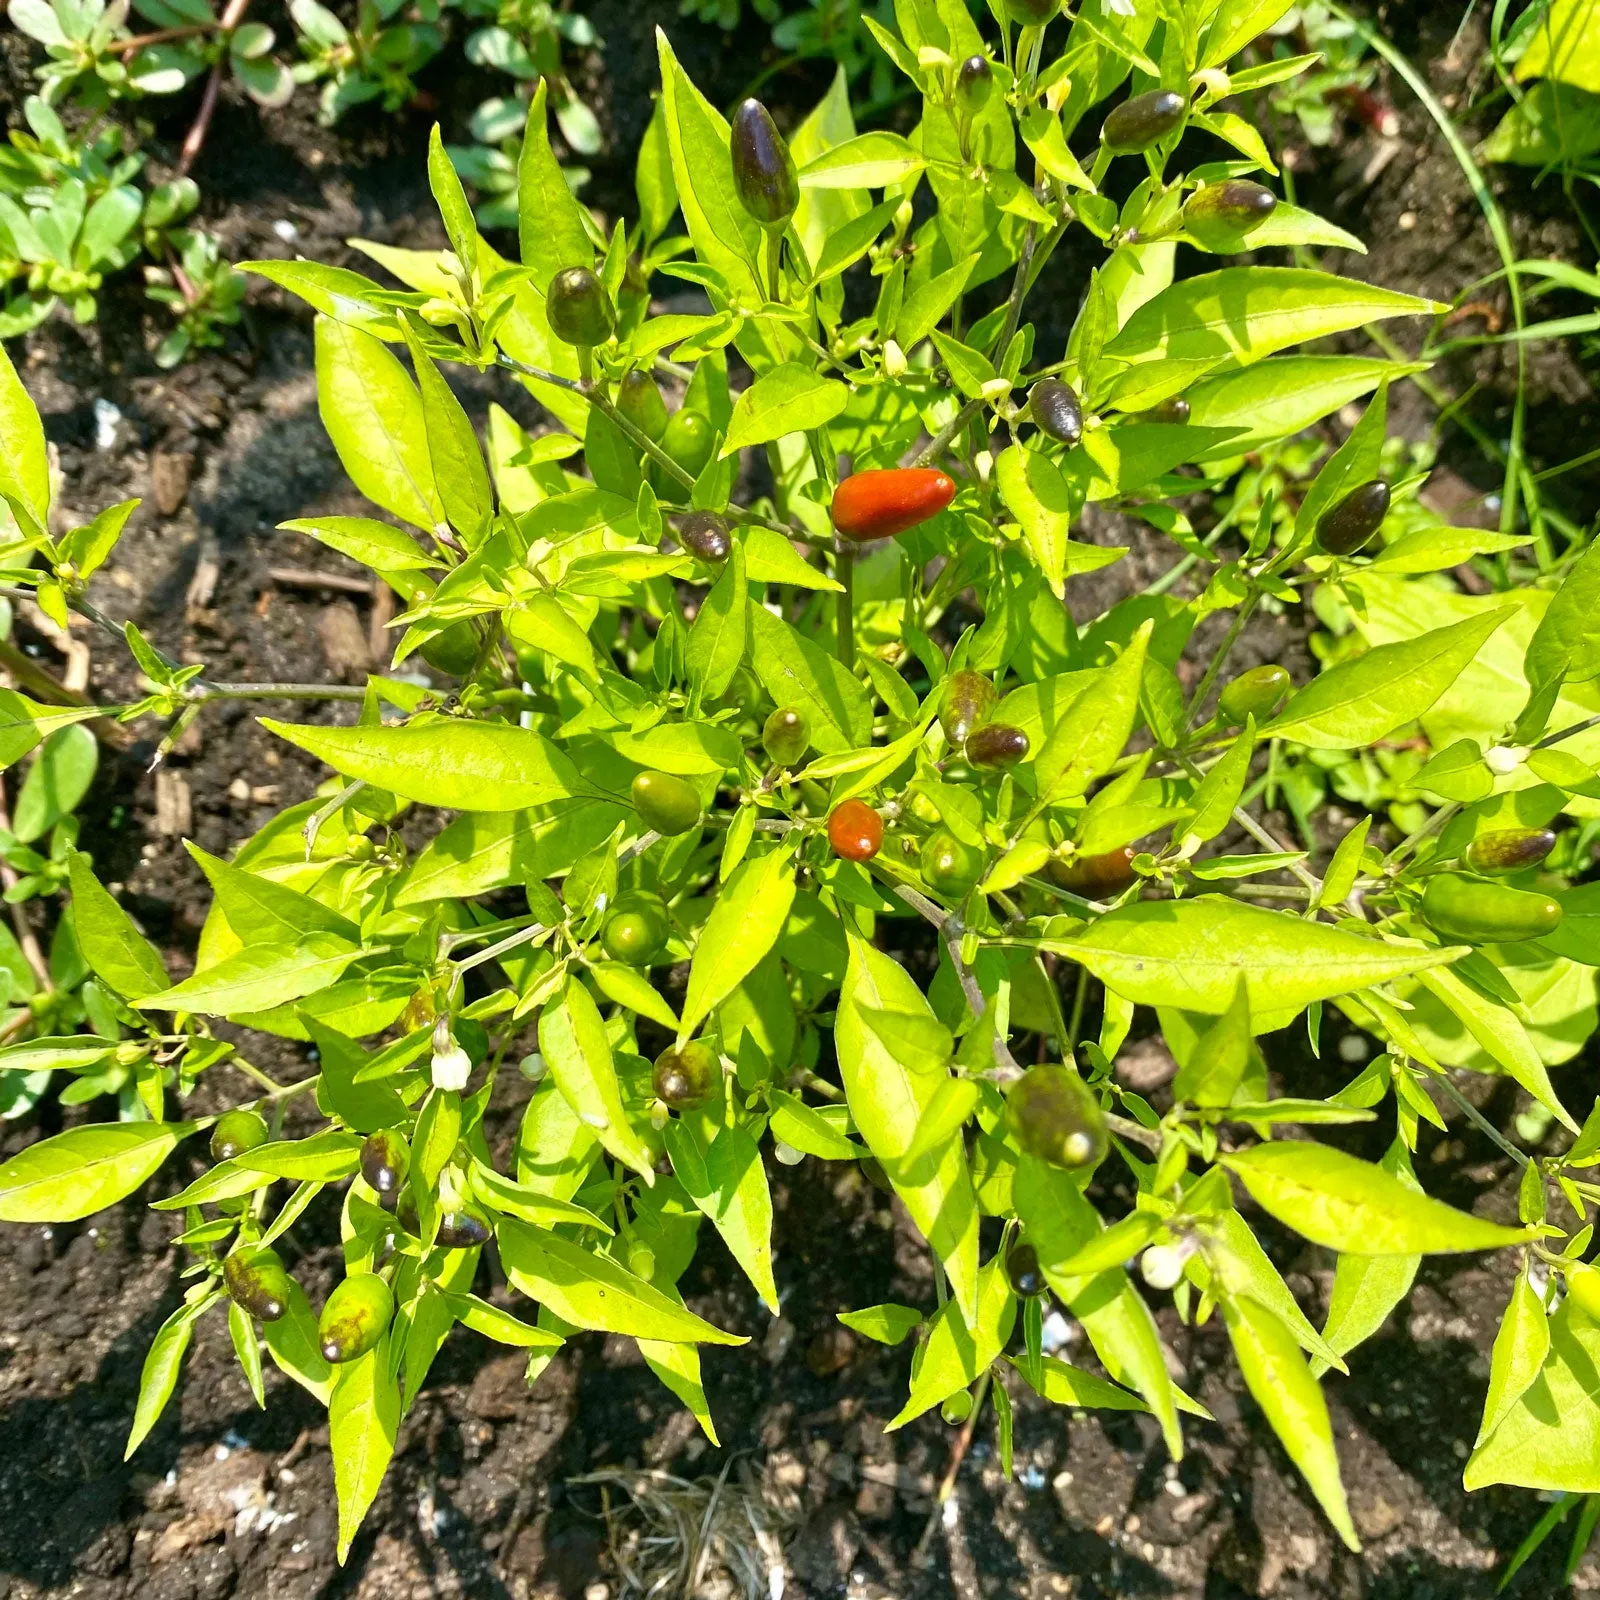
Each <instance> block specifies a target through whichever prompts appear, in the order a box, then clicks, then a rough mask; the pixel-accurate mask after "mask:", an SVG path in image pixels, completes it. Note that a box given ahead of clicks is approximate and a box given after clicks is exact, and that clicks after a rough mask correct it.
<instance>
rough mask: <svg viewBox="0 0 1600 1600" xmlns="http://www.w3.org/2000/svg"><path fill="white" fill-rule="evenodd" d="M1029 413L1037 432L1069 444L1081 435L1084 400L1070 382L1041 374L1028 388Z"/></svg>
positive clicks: (1074, 442) (1075, 441)
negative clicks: (1030, 387)
mask: <svg viewBox="0 0 1600 1600" xmlns="http://www.w3.org/2000/svg"><path fill="white" fill-rule="evenodd" d="M1028 414H1029V415H1030V416H1031V417H1032V418H1033V422H1034V426H1035V427H1036V428H1038V430H1039V431H1040V433H1043V434H1048V435H1049V436H1050V438H1052V439H1055V440H1057V441H1059V442H1060V443H1061V444H1064V445H1067V446H1069V447H1070V446H1072V445H1075V444H1076V443H1077V442H1078V441H1079V440H1080V439H1081V438H1082V437H1083V402H1082V401H1081V400H1080V399H1079V398H1078V391H1077V390H1076V389H1074V388H1073V387H1072V385H1071V384H1070V383H1063V382H1062V381H1061V380H1060V379H1059V378H1041V379H1040V380H1039V381H1038V382H1037V383H1036V384H1034V386H1033V388H1032V389H1030V390H1029V391H1028Z"/></svg>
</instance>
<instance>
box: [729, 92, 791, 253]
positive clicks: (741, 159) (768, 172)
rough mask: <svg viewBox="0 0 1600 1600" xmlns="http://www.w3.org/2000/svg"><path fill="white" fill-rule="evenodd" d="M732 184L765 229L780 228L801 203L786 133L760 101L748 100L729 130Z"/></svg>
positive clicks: (737, 112) (744, 204)
mask: <svg viewBox="0 0 1600 1600" xmlns="http://www.w3.org/2000/svg"><path fill="white" fill-rule="evenodd" d="M728 148H729V154H730V155H731V157H732V160H733V187H734V189H735V191H736V192H737V193H738V196H739V203H740V205H742V206H743V207H744V208H745V210H746V211H748V212H749V213H750V215H751V216H752V217H754V218H755V219H756V221H757V222H759V223H760V224H761V226H762V227H763V228H781V227H782V226H783V225H784V224H785V223H786V222H787V221H788V220H789V218H790V217H792V216H793V215H794V212H795V207H796V206H798V205H799V204H800V179H799V177H798V175H797V174H796V172H795V167H794V157H793V156H791V155H790V154H789V147H788V145H786V144H785V143H784V142H783V135H782V134H781V133H779V132H778V129H777V125H776V124H775V123H774V122H773V120H772V118H771V116H770V115H769V114H768V112H767V108H766V107H765V106H764V105H762V103H761V102H760V101H759V100H745V101H742V102H741V103H740V105H739V108H738V109H737V110H736V111H735V112H734V114H733V122H732V124H731V126H730V128H729V132H728Z"/></svg>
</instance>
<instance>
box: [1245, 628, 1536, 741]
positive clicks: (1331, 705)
mask: <svg viewBox="0 0 1600 1600" xmlns="http://www.w3.org/2000/svg"><path fill="white" fill-rule="evenodd" d="M1515 609H1516V608H1515V607H1514V606H1502V607H1500V608H1499V609H1497V610H1494V611H1488V612H1482V613H1480V614H1479V615H1477V616H1473V617H1467V618H1464V619H1463V620H1462V621H1460V622H1454V623H1451V624H1449V625H1448V626H1447V627H1443V628H1435V629H1433V630H1432V631H1431V632H1428V633H1424V634H1420V635H1419V636H1418V637H1416V638H1415V639H1405V640H1400V641H1397V642H1396V643H1394V644H1381V645H1377V646H1375V647H1374V648H1372V649H1371V650H1368V651H1366V652H1365V653H1364V654H1362V655H1359V656H1357V657H1356V658H1355V659H1354V660H1353V661H1342V662H1340V663H1338V664H1337V665H1336V666H1332V667H1330V668H1329V669H1328V670H1327V671H1326V672H1324V673H1322V674H1321V675H1320V676H1318V677H1317V678H1315V679H1313V680H1312V681H1311V682H1310V683H1308V684H1307V685H1306V686H1305V688H1303V689H1301V690H1300V691H1299V692H1298V693H1297V694H1296V695H1295V696H1294V697H1293V699H1291V700H1290V701H1289V704H1288V705H1287V706H1285V707H1284V709H1283V711H1282V712H1281V713H1280V714H1279V715H1278V716H1277V717H1275V718H1274V719H1273V720H1272V721H1271V722H1269V723H1268V724H1267V725H1266V727H1264V728H1263V729H1262V730H1261V736H1262V737H1263V738H1268V739H1277V738H1285V739H1293V740H1294V741H1295V742H1296V743H1298V744H1304V745H1309V746H1310V747H1311V748H1312V749H1313V750H1354V749H1356V748H1357V747H1359V746H1361V745H1368V744H1372V743H1374V742H1375V741H1376V740H1378V739H1381V738H1383V737H1384V736H1385V735H1387V734H1390V733H1393V732H1394V731H1395V729H1397V728H1401V727H1404V726H1405V724H1406V723H1408V722H1414V721H1416V719H1417V718H1418V717H1420V716H1422V715H1423V714H1424V713H1425V712H1426V711H1427V710H1428V709H1429V707H1431V706H1432V705H1433V703H1434V702H1435V701H1436V700H1438V699H1439V697H1440V696H1441V695H1442V694H1444V692H1445V691H1446V690H1447V689H1448V688H1449V687H1450V685H1451V684H1452V683H1454V682H1455V680H1456V679H1457V678H1458V677H1459V676H1460V675H1461V672H1462V670H1463V669H1464V668H1465V667H1466V666H1467V665H1468V664H1469V663H1470V662H1471V661H1472V660H1473V658H1474V657H1475V656H1476V655H1477V654H1478V652H1479V651H1480V650H1481V648H1482V647H1483V644H1484V642H1485V641H1486V640H1487V639H1488V637H1489V636H1490V634H1492V633H1493V632H1494V631H1495V629H1496V628H1498V627H1499V626H1500V625H1501V623H1503V622H1506V621H1508V620H1509V619H1510V617H1511V616H1512V614H1513V612H1514V611H1515Z"/></svg>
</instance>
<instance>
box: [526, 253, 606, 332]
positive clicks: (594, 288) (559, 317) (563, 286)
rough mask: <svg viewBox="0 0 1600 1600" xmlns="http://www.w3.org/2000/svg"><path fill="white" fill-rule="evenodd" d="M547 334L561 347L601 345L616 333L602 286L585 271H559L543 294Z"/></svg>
mask: <svg viewBox="0 0 1600 1600" xmlns="http://www.w3.org/2000/svg"><path fill="white" fill-rule="evenodd" d="M544 306H545V315H546V316H547V317H548V318H549V319H550V331H551V332H552V333H553V334H554V335H555V336H556V338H558V339H560V340H561V341H562V343H563V344H575V345H584V346H593V345H597V344H604V343H605V342H606V340H607V339H609V338H610V337H611V335H612V334H613V333H615V332H616V331H617V319H616V315H615V313H614V312H613V311H612V309H611V297H610V295H608V294H607V293H606V286H605V285H604V284H603V283H601V281H600V280H599V279H598V278H597V277H596V276H595V275H594V274H593V273H592V272H591V271H590V270H589V269H588V268H587V267H563V268H562V269H561V271H560V272H558V273H557V274H556V275H555V277H553V278H552V279H551V280H550V287H549V289H548V290H547V291H546V292H545V301H544Z"/></svg>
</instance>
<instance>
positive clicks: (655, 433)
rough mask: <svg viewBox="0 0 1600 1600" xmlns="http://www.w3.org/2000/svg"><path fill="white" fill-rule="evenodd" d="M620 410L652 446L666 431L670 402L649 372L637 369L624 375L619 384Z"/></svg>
mask: <svg viewBox="0 0 1600 1600" xmlns="http://www.w3.org/2000/svg"><path fill="white" fill-rule="evenodd" d="M617 410H618V411H620V412H621V413H622V414H623V416H625V417H626V418H627V419H628V421H629V422H631V423H632V424H633V425H634V427H636V428H637V429H638V430H639V432H640V433H642V434H643V435H644V436H645V438H647V439H648V440H649V441H650V442H651V443H652V444H655V443H658V442H659V441H660V438H661V435H662V434H663V433H665V432H666V428H667V402H666V401H665V400H663V399H662V398H661V391H660V390H659V389H658V388H657V387H656V380H655V379H654V378H652V377H651V376H650V374H649V373H648V372H640V371H638V370H637V369H635V370H634V371H632V372H628V373H625V374H624V375H623V379H622V382H621V383H619V384H618V385H617Z"/></svg>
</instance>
